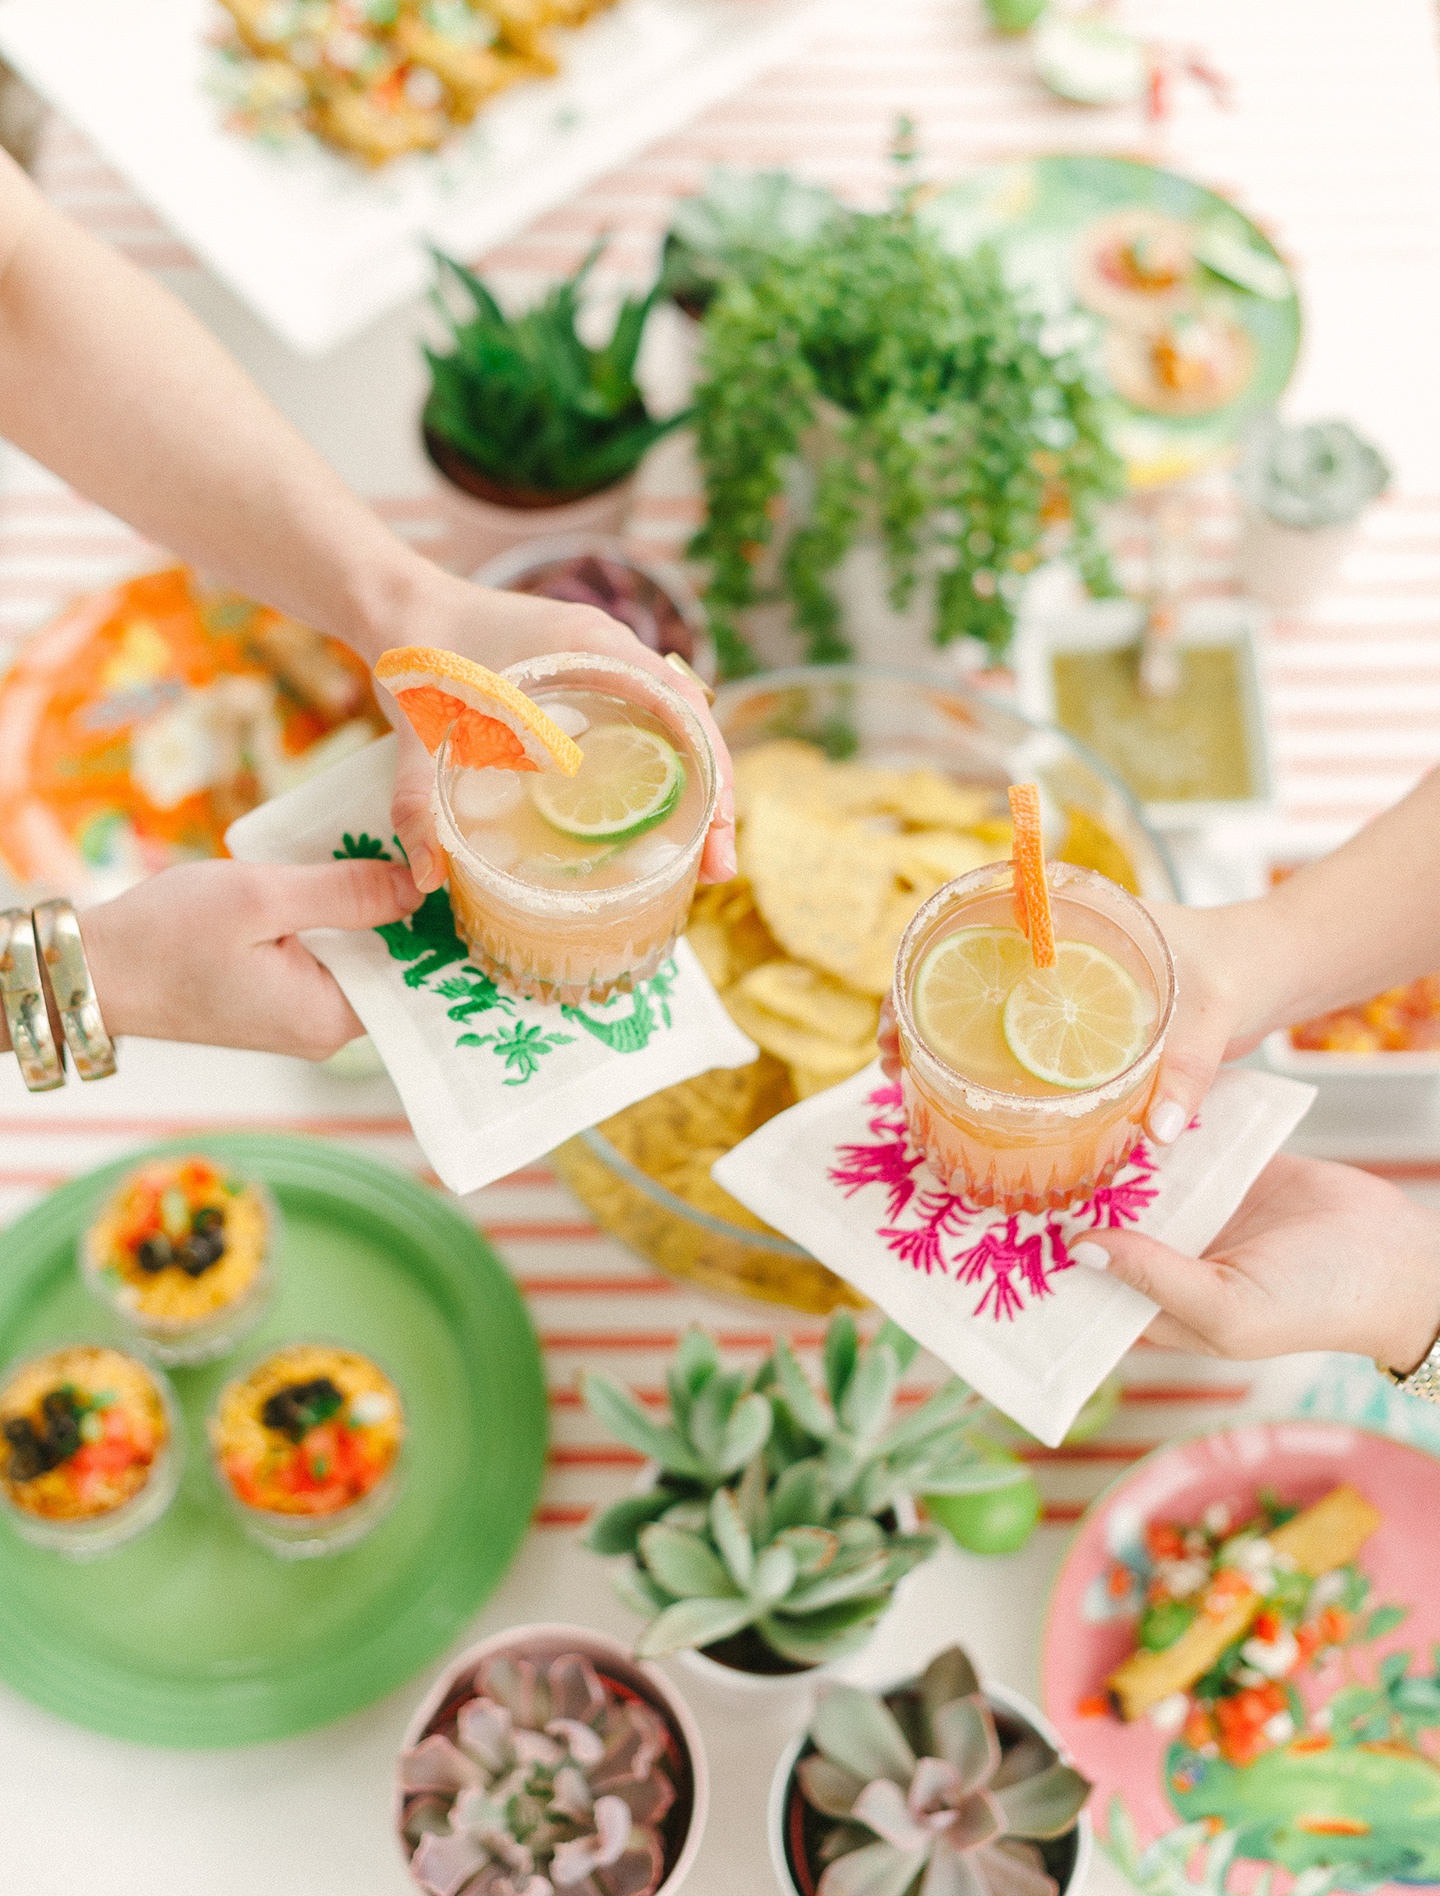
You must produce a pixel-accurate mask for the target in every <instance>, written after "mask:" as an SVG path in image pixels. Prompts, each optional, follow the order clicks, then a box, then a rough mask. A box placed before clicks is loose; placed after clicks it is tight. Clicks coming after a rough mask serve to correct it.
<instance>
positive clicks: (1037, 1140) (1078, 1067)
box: [894, 785, 1175, 1212]
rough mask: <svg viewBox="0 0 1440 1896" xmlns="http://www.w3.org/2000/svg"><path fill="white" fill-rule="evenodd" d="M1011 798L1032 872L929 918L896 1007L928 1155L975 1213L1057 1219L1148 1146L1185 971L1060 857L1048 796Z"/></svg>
mask: <svg viewBox="0 0 1440 1896" xmlns="http://www.w3.org/2000/svg"><path fill="white" fill-rule="evenodd" d="M1026 793H1028V794H1026ZM1011 802H1012V811H1013V812H1014V815H1015V861H1014V862H1012V863H992V864H990V865H989V866H987V867H986V868H983V869H976V870H974V871H973V872H972V873H971V874H970V875H967V876H961V877H960V878H959V879H958V880H957V881H955V882H951V883H947V884H946V886H945V887H944V888H943V889H940V890H938V891H937V893H936V894H935V895H933V896H932V897H931V898H930V900H929V901H928V902H927V903H926V904H925V905H924V907H923V908H921V909H920V910H919V911H918V912H917V914H916V916H915V919H914V920H913V921H912V922H911V924H910V927H909V928H908V929H907V931H906V933H905V936H904V939H903V940H902V941H901V944H900V953H899V955H898V957H897V960H896V966H895V989H894V1007H895V1015H896V1023H897V1026H898V1029H899V1040H900V1060H901V1067H902V1089H903V1094H904V1101H905V1113H906V1118H907V1120H908V1122H909V1127H910V1133H911V1137H912V1138H913V1139H914V1141H915V1143H916V1144H917V1145H919V1146H920V1147H921V1148H922V1149H923V1150H924V1153H925V1156H926V1157H927V1159H929V1161H930V1163H931V1164H932V1165H933V1166H934V1167H935V1169H936V1170H937V1171H938V1172H939V1173H940V1174H941V1176H942V1177H943V1178H944V1180H945V1181H946V1183H947V1185H948V1186H949V1188H950V1189H951V1190H953V1191H956V1192H959V1193H960V1194H962V1195H963V1196H964V1197H965V1198H966V1199H968V1200H969V1201H970V1203H972V1204H976V1205H985V1206H991V1205H993V1206H997V1207H999V1208H1000V1209H1001V1210H1003V1211H1006V1212H1011V1211H1041V1210H1044V1209H1047V1208H1059V1207H1061V1206H1065V1205H1068V1204H1072V1203H1075V1202H1076V1201H1077V1200H1081V1199H1084V1198H1087V1197H1089V1196H1090V1195H1091V1194H1092V1193H1093V1192H1094V1191H1095V1190H1096V1188H1097V1187H1098V1186H1101V1185H1103V1184H1105V1183H1106V1182H1107V1181H1108V1180H1109V1179H1110V1178H1111V1177H1112V1176H1113V1175H1114V1173H1115V1171H1116V1170H1117V1169H1118V1167H1119V1166H1120V1165H1121V1163H1122V1162H1123V1161H1124V1159H1125V1158H1126V1157H1127V1156H1128V1154H1129V1153H1130V1152H1131V1151H1132V1150H1133V1148H1134V1146H1135V1144H1136V1142H1137V1140H1138V1139H1139V1138H1140V1131H1141V1125H1142V1122H1143V1120H1144V1116H1145V1111H1146V1108H1147V1107H1148V1105H1149V1103H1150V1095H1151V1092H1152V1090H1153V1088H1154V1085H1155V1076H1156V1072H1157V1069H1158V1067H1159V1062H1160V1053H1161V1049H1162V1047H1163V1044H1164V1039H1165V1031H1166V1028H1167V1027H1168V1025H1169V1021H1170V1015H1171V1012H1172V1009H1173V1007H1174V999H1175V971H1174V968H1173V966H1172V964H1171V960H1170V951H1169V949H1168V948H1167V947H1166V945H1165V938H1164V936H1163V935H1162V934H1161V933H1160V930H1159V929H1158V928H1157V927H1156V925H1155V923H1154V922H1153V921H1152V920H1151V918H1150V916H1149V914H1148V913H1147V912H1146V910H1145V909H1144V908H1142V906H1141V905H1140V903H1138V902H1137V901H1135V899H1134V898H1133V897H1132V896H1130V895H1128V894H1127V893H1126V892H1125V890H1124V889H1122V888H1120V887H1118V885H1117V884H1115V883H1113V882H1111V881H1109V880H1108V878H1106V877H1105V876H1102V875H1097V874H1096V873H1095V871H1093V870H1090V869H1077V868H1075V867H1073V866H1072V865H1070V864H1068V863H1063V862H1056V863H1049V864H1047V863H1045V861H1044V859H1043V856H1042V854H1041V849H1040V826H1039V814H1038V799H1037V797H1036V794H1035V790H1034V786H1033V785H1024V786H1020V788H1019V793H1018V794H1017V792H1016V791H1012V792H1011Z"/></svg>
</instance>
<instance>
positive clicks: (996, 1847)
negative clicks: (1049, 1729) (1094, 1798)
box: [795, 1646, 1091, 1896]
mask: <svg viewBox="0 0 1440 1896" xmlns="http://www.w3.org/2000/svg"><path fill="white" fill-rule="evenodd" d="M809 1736H810V1743H811V1745H812V1746H813V1749H812V1750H811V1751H809V1752H808V1753H807V1754H805V1755H803V1756H802V1757H801V1758H800V1760H799V1762H798V1764H797V1765H796V1767H795V1775H796V1777H797V1779H798V1780H799V1785H800V1791H801V1794H802V1795H803V1797H804V1798H805V1801H806V1802H807V1803H808V1804H809V1805H810V1806H811V1807H812V1809H814V1810H817V1811H819V1812H820V1813H821V1814H822V1815H823V1816H826V1817H833V1818H835V1819H836V1820H837V1821H836V1824H835V1827H834V1828H833V1829H832V1830H830V1831H829V1832H828V1833H827V1834H826V1836H825V1839H824V1842H823V1843H822V1844H821V1846H820V1851H819V1855H820V1858H821V1861H822V1862H824V1863H825V1864H826V1865H827V1867H826V1869H825V1871H824V1873H823V1875H822V1876H821V1878H820V1884H819V1896H882V1893H883V1896H987V1892H988V1893H990V1896H1056V1891H1057V1885H1056V1883H1055V1879H1054V1878H1053V1877H1052V1876H1051V1875H1050V1874H1049V1872H1048V1871H1047V1870H1046V1868H1045V1863H1044V1859H1043V1857H1042V1855H1041V1852H1040V1850H1039V1849H1038V1848H1037V1842H1038V1841H1042V1840H1048V1839H1052V1838H1055V1837H1059V1836H1062V1835H1063V1834H1064V1833H1065V1832H1066V1831H1067V1830H1069V1829H1070V1828H1071V1826H1072V1825H1073V1824H1074V1822H1075V1820H1076V1818H1077V1817H1078V1816H1079V1814H1080V1811H1081V1808H1082V1807H1083V1805H1084V1803H1085V1800H1086V1798H1087V1797H1088V1796H1089V1795H1090V1790H1091V1786H1090V1783H1089V1780H1088V1779H1086V1778H1083V1777H1082V1776H1081V1775H1080V1773H1079V1772H1078V1771H1074V1770H1071V1768H1070V1767H1069V1766H1068V1765H1065V1764H1061V1762H1060V1761H1059V1759H1058V1757H1057V1756H1056V1754H1055V1752H1054V1750H1053V1749H1052V1748H1051V1747H1050V1746H1049V1745H1048V1744H1047V1743H1046V1742H1045V1740H1044V1739H1043V1738H1041V1737H1040V1736H1039V1734H1038V1733H1036V1732H1033V1731H1030V1732H1026V1733H1025V1735H1024V1736H1023V1737H1021V1738H1020V1739H1019V1740H1018V1741H1017V1742H1015V1743H1013V1744H1012V1745H1011V1746H1010V1748H1009V1749H1008V1750H1005V1749H1003V1748H1002V1745H1001V1742H1000V1736H999V1733H998V1732H997V1730H996V1727H995V1719H994V1717H993V1715H992V1713H991V1711H990V1707H989V1706H988V1704H987V1703H986V1701H985V1697H984V1694H983V1693H982V1691H981V1689H980V1682H979V1680H978V1679H977V1678H976V1676H975V1670H974V1667H973V1666H972V1665H971V1663H970V1661H969V1659H968V1658H967V1657H966V1656H965V1654H964V1653H963V1652H962V1651H961V1650H960V1648H959V1647H958V1646H951V1647H949V1648H948V1649H947V1650H946V1651H944V1652H942V1653H940V1654H938V1655H937V1656H936V1657H935V1658H934V1659H932V1660H931V1662H930V1664H929V1665H928V1666H927V1667H926V1668H925V1671H924V1673H923V1674H922V1676H921V1678H920V1679H919V1681H918V1682H917V1683H916V1684H915V1685H914V1686H911V1687H908V1688H902V1689H901V1690H899V1691H897V1692H892V1693H889V1694H887V1695H886V1696H885V1697H883V1698H879V1697H875V1696H872V1695H871V1694H870V1693H868V1692H862V1691H861V1690H860V1689H859V1688H858V1687H856V1686H848V1685H840V1686H834V1687H832V1688H831V1689H830V1690H829V1691H827V1692H826V1693H825V1694H824V1696H823V1697H822V1698H821V1700H820V1703H819V1706H818V1708H817V1709H816V1712H815V1716H814V1718H813V1719H812V1720H811V1723H810V1733H809Z"/></svg>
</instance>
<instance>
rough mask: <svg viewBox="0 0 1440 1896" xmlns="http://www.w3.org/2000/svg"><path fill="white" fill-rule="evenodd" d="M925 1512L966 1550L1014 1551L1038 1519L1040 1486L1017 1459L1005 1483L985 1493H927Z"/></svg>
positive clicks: (989, 1552)
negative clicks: (1012, 1472)
mask: <svg viewBox="0 0 1440 1896" xmlns="http://www.w3.org/2000/svg"><path fill="white" fill-rule="evenodd" d="M925 1512H926V1513H927V1514H928V1515H929V1516H930V1518H931V1520H932V1521H934V1522H936V1523H937V1524H938V1525H939V1526H940V1527H943V1528H944V1529H945V1530H946V1532H947V1533H948V1534H949V1535H950V1536H951V1537H952V1538H953V1539H954V1540H956V1541H958V1542H959V1544H960V1545H961V1546H962V1547H963V1548H965V1549H966V1551H967V1552H969V1553H972V1554H1015V1553H1018V1552H1019V1551H1020V1549H1021V1548H1022V1547H1023V1546H1024V1545H1025V1543H1026V1541H1028V1540H1029V1538H1030V1536H1031V1535H1032V1534H1033V1533H1034V1531H1035V1525H1036V1523H1037V1522H1038V1521H1039V1519H1040V1490H1039V1489H1038V1488H1037V1487H1036V1486H1035V1482H1034V1478H1033V1477H1032V1476H1031V1475H1030V1474H1029V1473H1028V1472H1027V1471H1026V1470H1025V1469H1024V1468H1021V1467H1020V1466H1019V1464H1018V1463H1017V1464H1016V1474H1015V1479H1014V1481H1012V1482H1011V1483H1010V1484H1009V1485H1008V1486H1007V1487H1004V1488H992V1489H990V1490H989V1491H988V1492H987V1493H985V1494H927V1495H926V1496H925Z"/></svg>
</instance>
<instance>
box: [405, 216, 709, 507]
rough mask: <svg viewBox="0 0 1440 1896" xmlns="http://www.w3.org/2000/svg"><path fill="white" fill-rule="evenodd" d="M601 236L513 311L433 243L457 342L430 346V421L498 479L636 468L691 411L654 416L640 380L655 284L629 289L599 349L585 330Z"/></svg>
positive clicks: (607, 478)
mask: <svg viewBox="0 0 1440 1896" xmlns="http://www.w3.org/2000/svg"><path fill="white" fill-rule="evenodd" d="M601 248H602V245H596V247H595V248H594V249H593V250H592V251H591V252H590V255H589V256H588V257H587V258H586V259H585V261H584V262H583V263H582V264H581V266H580V268H579V269H578V270H577V271H576V272H575V274H574V276H572V277H570V278H568V279H567V280H566V281H565V282H564V283H559V284H556V285H555V287H554V288H553V289H551V290H550V292H549V294H548V295H547V296H546V297H545V298H544V300H543V301H542V302H540V303H538V304H537V305H536V306H535V307H534V308H533V309H528V310H525V311H523V312H522V313H521V314H520V315H518V316H513V317H512V316H507V315H506V314H505V312H504V311H503V310H502V309H501V308H500V306H499V304H498V303H497V302H496V301H495V299H494V297H493V296H492V295H491V294H490V292H489V290H488V289H487V288H486V287H485V285H484V284H483V283H482V282H481V280H480V279H479V277H477V276H476V275H475V273H474V272H473V271H472V270H467V269H465V267H464V266H463V265H462V264H459V263H456V262H454V260H453V259H451V258H449V257H446V256H442V255H441V254H440V253H439V252H438V251H437V252H436V253H435V264H436V270H437V272H438V278H437V284H436V288H435V290H434V291H433V293H432V297H431V301H432V302H433V303H434V305H435V308H436V309H437V311H438V312H439V314H440V315H441V317H442V318H443V319H444V321H445V323H446V325H447V326H448V328H449V330H450V338H451V342H452V345H453V347H452V348H451V350H450V352H449V353H448V354H445V355H440V354H437V353H436V351H435V350H433V349H428V348H427V349H426V351H425V356H426V360H427V361H428V362H429V364H430V374H431V378H432V380H431V389H430V395H429V398H428V400H427V401H426V403H425V413H424V425H425V428H426V430H427V432H428V433H429V434H431V435H433V436H435V437H436V438H437V439H438V440H440V441H442V442H443V443H445V444H446V445H447V446H448V447H449V448H451V449H453V451H454V452H455V453H456V454H458V455H460V456H461V458H462V459H463V460H464V461H466V462H467V463H468V464H469V465H470V466H471V467H472V468H475V469H476V470H477V471H478V472H479V473H481V474H483V475H486V476H488V477H489V478H491V479H492V480H494V481H495V482H496V483H497V484H499V485H501V486H504V487H508V488H511V489H516V488H523V489H528V490H530V491H531V492H532V493H537V494H541V493H543V494H575V493H586V492H589V493H593V492H594V491H595V490H596V489H597V488H600V487H605V486H608V485H610V484H611V483H612V482H615V481H618V480H622V479H623V478H624V477H625V476H626V475H628V474H631V473H633V472H634V470H635V469H636V468H637V467H638V466H639V464H640V462H641V460H642V459H643V457H644V456H645V454H646V453H647V452H648V451H649V449H650V448H652V447H653V446H654V444H655V443H656V442H657V441H658V440H659V439H660V437H661V436H662V435H663V434H666V433H667V432H668V431H669V430H670V429H671V428H673V427H675V426H676V425H677V424H678V423H679V422H680V421H683V420H684V419H685V417H684V416H683V415H672V416H669V417H667V418H666V419H664V420H657V419H656V418H655V417H654V416H652V415H651V414H650V412H649V410H648V409H647V407H646V405H645V397H644V395H643V394H642V392H641V390H640V387H639V385H638V384H637V383H636V380H635V360H636V356H637V355H638V353H639V349H640V339H641V336H642V334H643V333H644V329H645V323H646V319H647V318H648V317H649V314H650V310H651V308H652V306H653V304H654V302H655V298H656V296H657V295H658V294H659V286H658V285H657V286H656V287H655V288H654V289H652V290H651V291H650V293H649V295H648V296H645V297H643V298H641V299H640V300H639V301H636V300H635V299H634V298H630V297H627V298H626V299H625V301H624V302H623V303H622V304H621V306H620V312H619V315H618V316H617V317H616V319H615V324H614V327H613V329H612V330H611V333H610V338H609V340H608V341H607V342H605V343H604V344H603V345H602V346H601V347H599V348H598V349H592V348H590V347H589V346H588V344H586V343H585V342H584V341H583V340H582V338H581V336H580V334H579V331H578V329H577V326H576V325H577V322H578V319H579V315H580V299H581V293H582V291H583V289H584V284H585V279H586V277H587V276H588V275H589V273H590V270H591V268H592V267H593V265H594V263H595V261H596V258H597V257H598V256H599V254H600V250H601ZM456 305H459V306H460V307H459V310H458V313H457V308H456Z"/></svg>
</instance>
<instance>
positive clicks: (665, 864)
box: [434, 652, 718, 1002]
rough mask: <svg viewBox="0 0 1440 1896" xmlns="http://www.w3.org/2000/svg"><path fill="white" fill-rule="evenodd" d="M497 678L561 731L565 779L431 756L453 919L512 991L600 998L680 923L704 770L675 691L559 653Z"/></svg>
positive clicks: (697, 837) (692, 868)
mask: <svg viewBox="0 0 1440 1896" xmlns="http://www.w3.org/2000/svg"><path fill="white" fill-rule="evenodd" d="M504 676H505V678H506V679H507V680H509V681H510V682H511V683H512V684H514V685H515V686H517V687H518V688H519V690H520V691H522V692H524V693H525V694H526V696H527V698H529V699H530V700H532V701H533V703H534V704H535V705H536V706H538V707H539V709H540V710H541V711H542V712H544V713H545V714H546V716H547V717H548V718H549V719H551V720H553V721H554V722H555V723H556V724H557V725H558V726H559V728H560V729H561V730H562V731H563V732H564V733H565V734H566V736H567V737H569V738H572V739H573V740H574V742H575V744H577V745H578V746H579V749H580V752H581V763H580V768H579V770H578V771H577V772H575V773H573V774H569V773H556V772H537V771H534V770H524V769H516V770H511V769H500V768H495V767H488V768H484V769H468V768H463V767H460V766H458V765H457V763H456V761H455V757H454V754H453V753H454V743H453V738H447V739H446V741H445V743H444V744H443V745H442V746H441V749H440V752H439V755H438V757H437V760H436V765H437V768H436V778H435V806H434V807H435V817H436V826H437V830H438V833H439V837H440V842H441V846H442V847H443V849H444V851H445V854H446V858H447V860H448V862H449V865H450V900H451V904H452V906H453V908H454V911H455V926H456V928H457V929H458V930H459V932H460V934H461V935H462V936H463V937H464V939H465V941H466V942H467V943H468V944H469V947H470V950H471V953H472V955H473V956H474V958H475V961H476V962H477V964H478V965H479V966H480V967H482V968H483V969H484V970H485V971H486V972H487V973H488V974H490V975H492V976H493V977H494V978H495V979H496V980H497V981H498V982H499V983H500V984H501V985H502V986H503V987H505V988H507V989H509V990H510V991H511V992H514V993H518V994H522V995H527V996H530V997H533V998H535V999H539V1000H543V1001H554V1000H558V1001H569V1002H576V1001H582V1000H603V999H605V997H606V996H607V995H609V994H612V993H615V992H617V991H622V990H624V989H628V988H630V987H632V986H633V985H634V983H635V982H636V981H637V980H642V979H644V978H646V977H647V976H649V975H652V974H654V973H655V971H656V970H657V969H658V968H659V967H660V965H661V963H662V962H663V961H664V960H665V958H666V956H667V955H668V954H669V953H670V952H671V950H672V949H673V947H674V945H675V940H676V937H677V936H678V935H679V933H680V932H681V930H682V929H683V928H684V926H685V919H686V916H687V914H688V912H689V907H690V898H691V895H692V894H693V892H694V888H695V879H696V876H697V874H698V871H699V867H700V852H701V850H702V848H703V846H704V842H705V833H706V831H707V830H708V828H709V826H710V819H711V816H712V815H713V813H714V809H715V798H716V792H717V788H718V773H717V771H716V768H715V759H714V755H713V753H712V751H711V748H710V745H709V742H708V740H707V738H706V735H705V731H704V728H703V727H702V725H701V723H700V721H699V719H698V718H697V717H696V716H695V714H694V712H693V711H692V710H691V709H690V707H689V705H688V704H687V703H686V702H685V700H684V698H682V697H681V695H680V694H679V692H677V691H673V690H671V689H670V687H669V686H668V685H666V684H664V683H663V682H662V681H661V680H660V679H657V678H655V677H653V676H652V675H651V674H650V673H649V672H645V671H641V670H640V669H639V668H638V667H636V666H633V665H626V664H623V663H622V662H621V661H620V660H618V659H613V658H604V657H600V656H598V655H594V654H588V653H577V652H569V653H559V654H554V655H552V656H549V657H544V658H535V659H528V660H526V661H525V662H524V663H523V664H520V665H513V666H511V667H510V669H509V670H508V671H507V672H506V673H505V674H504Z"/></svg>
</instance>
